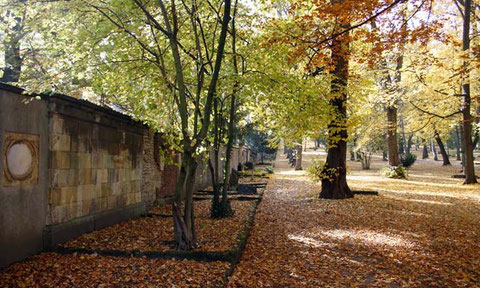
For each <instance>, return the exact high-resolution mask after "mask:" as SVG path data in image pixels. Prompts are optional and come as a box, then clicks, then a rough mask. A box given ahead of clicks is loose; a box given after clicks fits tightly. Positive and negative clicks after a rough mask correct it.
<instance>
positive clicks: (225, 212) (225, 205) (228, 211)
mask: <svg viewBox="0 0 480 288" xmlns="http://www.w3.org/2000/svg"><path fill="white" fill-rule="evenodd" d="M237 4H238V0H235V8H234V9H233V17H232V55H233V60H232V61H233V68H234V71H235V75H237V76H238V74H239V72H238V63H237V50H236V44H237V41H236V38H237V33H236V29H235V16H236V14H237V6H238V5H237ZM238 86H239V83H238V81H235V84H234V85H233V91H232V96H231V98H230V111H229V122H228V141H227V148H226V155H225V168H224V177H223V191H222V203H221V209H222V210H221V215H219V216H222V217H226V216H231V215H232V214H233V210H232V208H231V205H230V202H229V200H228V199H227V192H228V189H229V186H230V173H231V171H232V169H231V168H230V162H231V159H232V148H233V142H234V141H235V133H234V132H235V111H236V96H237V92H238Z"/></svg>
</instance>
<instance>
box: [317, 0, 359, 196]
mask: <svg viewBox="0 0 480 288" xmlns="http://www.w3.org/2000/svg"><path fill="white" fill-rule="evenodd" d="M331 2H332V3H342V2H343V1H342V0H332V1H331ZM340 26H341V28H342V29H345V28H347V27H349V24H347V23H342V25H340ZM349 45H350V34H349V32H346V33H345V34H343V35H341V36H339V37H336V38H335V39H333V41H332V45H331V50H332V54H331V55H332V56H331V57H332V58H331V63H332V65H333V67H332V68H333V69H332V72H331V73H332V76H333V77H332V80H331V93H332V96H333V97H332V99H331V100H330V102H329V104H330V107H331V109H333V111H334V112H335V116H336V117H335V119H332V120H331V122H330V124H329V125H328V153H327V161H326V163H325V170H324V172H325V173H326V174H327V175H328V176H329V178H328V179H323V180H322V192H321V193H320V198H326V199H345V198H352V197H353V193H352V191H351V190H350V188H349V187H348V184H347V142H346V141H347V138H348V134H347V108H346V102H347V83H348V64H349Z"/></svg>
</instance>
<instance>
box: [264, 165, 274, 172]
mask: <svg viewBox="0 0 480 288" xmlns="http://www.w3.org/2000/svg"><path fill="white" fill-rule="evenodd" d="M264 170H265V171H266V172H267V173H268V174H273V167H272V166H268V167H265V168H264Z"/></svg>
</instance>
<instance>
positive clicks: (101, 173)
mask: <svg viewBox="0 0 480 288" xmlns="http://www.w3.org/2000/svg"><path fill="white" fill-rule="evenodd" d="M96 173H97V179H96V180H97V182H96V183H97V184H98V183H107V182H108V169H97V170H96Z"/></svg>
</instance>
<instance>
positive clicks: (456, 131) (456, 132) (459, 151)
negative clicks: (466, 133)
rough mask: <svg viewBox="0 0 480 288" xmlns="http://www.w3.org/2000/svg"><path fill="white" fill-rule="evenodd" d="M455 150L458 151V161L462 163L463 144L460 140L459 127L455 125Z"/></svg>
mask: <svg viewBox="0 0 480 288" xmlns="http://www.w3.org/2000/svg"><path fill="white" fill-rule="evenodd" d="M455 136H456V138H455V140H456V141H455V146H456V147H455V148H456V149H457V160H458V161H461V160H462V155H461V147H462V143H461V140H460V132H459V131H458V125H455Z"/></svg>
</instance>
